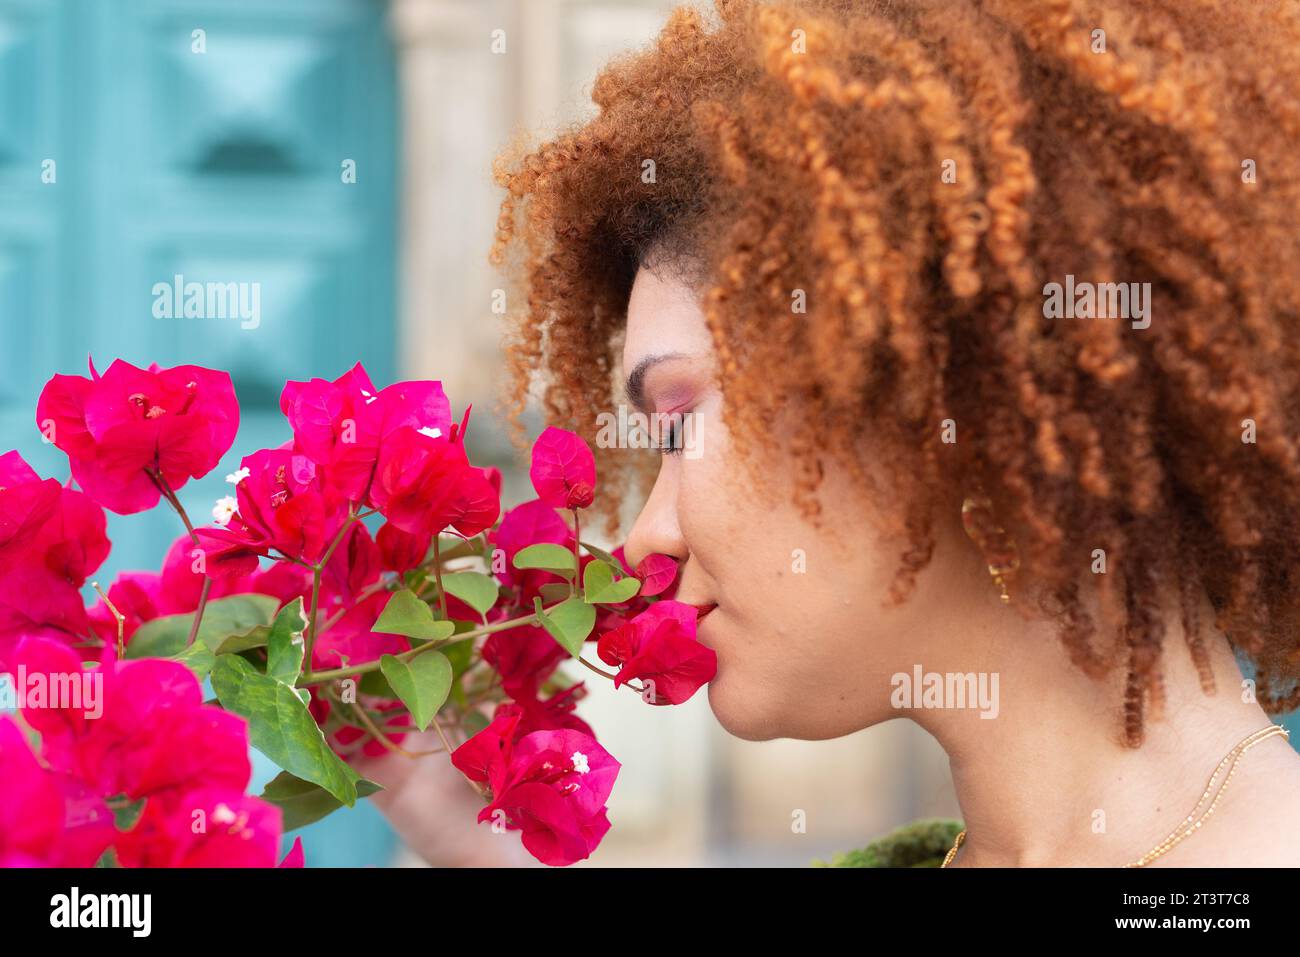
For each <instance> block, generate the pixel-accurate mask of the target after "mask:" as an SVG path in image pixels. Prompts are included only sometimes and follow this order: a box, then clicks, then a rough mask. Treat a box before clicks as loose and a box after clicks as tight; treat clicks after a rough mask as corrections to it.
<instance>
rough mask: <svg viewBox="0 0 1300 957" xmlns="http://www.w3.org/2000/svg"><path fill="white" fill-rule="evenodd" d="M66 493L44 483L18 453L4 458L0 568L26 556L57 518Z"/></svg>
mask: <svg viewBox="0 0 1300 957" xmlns="http://www.w3.org/2000/svg"><path fill="white" fill-rule="evenodd" d="M62 491H63V489H62V487H61V486H60V485H59V483H58V481H57V480H56V479H44V480H42V479H41V477H40V476H39V475H37V474H36V472H35V471H33V470H32V467H31V466H30V465H28V464H27V463H26V462H24V461H23V457H22V456H21V455H19V454H18V453H17V452H16V451H14V452H6V453H5V454H4V455H0V564H2V563H3V562H4V561H5V560H6V559H12V558H13V557H16V556H18V555H20V554H22V549H23V548H24V547H25V546H27V545H29V544H30V543H31V541H32V539H33V538H35V537H36V534H37V532H39V531H40V530H41V528H43V527H44V526H45V524H46V522H48V521H49V519H50V518H51V517H52V516H53V514H54V510H55V508H56V507H57V506H58V501H59V496H60V493H61V492H62Z"/></svg>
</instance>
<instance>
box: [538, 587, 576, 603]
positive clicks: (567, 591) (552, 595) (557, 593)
mask: <svg viewBox="0 0 1300 957" xmlns="http://www.w3.org/2000/svg"><path fill="white" fill-rule="evenodd" d="M538 592H539V593H540V594H541V596H542V601H543V602H544V603H545V604H547V605H554V604H555V603H556V602H557V601H564V599H566V598H568V597H569V596H570V595H572V594H573V587H572V586H570V585H566V584H564V583H563V582H547V583H546V584H545V585H543V586H542V587H541V588H539V589H538Z"/></svg>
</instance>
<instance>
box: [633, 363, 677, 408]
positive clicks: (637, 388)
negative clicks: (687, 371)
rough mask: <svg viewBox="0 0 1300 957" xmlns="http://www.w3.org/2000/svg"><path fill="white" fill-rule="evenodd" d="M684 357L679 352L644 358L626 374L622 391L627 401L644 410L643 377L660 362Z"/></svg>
mask: <svg viewBox="0 0 1300 957" xmlns="http://www.w3.org/2000/svg"><path fill="white" fill-rule="evenodd" d="M683 358H685V356H684V355H683V354H682V353H680V352H663V353H660V354H659V355H653V356H645V357H644V358H642V360H641V361H640V362H638V363H637V364H636V367H635V368H633V370H632V371H631V372H630V373H629V374H628V377H627V382H626V383H625V384H624V386H623V390H624V391H625V392H626V393H627V398H628V401H629V402H631V403H632V404H633V405H634V406H636V407H637V408H638V409H641V410H642V411H645V409H646V398H645V377H646V375H647V374H648V373H649V372H650V370H651V369H652V368H654V367H655V366H657V365H658V364H659V363H661V362H667V361H668V360H669V359H683Z"/></svg>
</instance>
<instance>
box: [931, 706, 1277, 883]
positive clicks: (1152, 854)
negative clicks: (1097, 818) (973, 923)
mask: <svg viewBox="0 0 1300 957" xmlns="http://www.w3.org/2000/svg"><path fill="white" fill-rule="evenodd" d="M1275 734H1280V735H1282V736H1284V737H1285V738H1286V739H1287V740H1290V739H1291V732H1289V731H1288V730H1287V729H1286V728H1284V727H1282V726H1281V725H1278V724H1270V725H1269V726H1268V727H1267V728H1260V729H1259V730H1258V731H1254V732H1251V733H1250V734H1248V735H1247V736H1246V737H1245V738H1243V739H1242V740H1241V741H1239V742H1237V744H1236V745H1234V746H1233V748H1232V750H1231V751H1229V752H1228V753H1227V754H1226V755H1224V757H1223V760H1222V761H1220V762H1219V766H1218V767H1217V768H1215V769H1214V773H1213V774H1212V775H1210V783H1209V784H1207V785H1206V786H1205V790H1204V791H1202V792H1201V799H1200V800H1199V801H1197V802H1196V807H1194V808H1192V811H1191V813H1190V814H1188V815H1187V817H1185V818H1183V820H1182V822H1181V823H1180V824H1179V825H1178V826H1177V827H1176V828H1174V829H1173V831H1171V832H1170V834H1169V836H1168V837H1166V838H1165V839H1164V840H1163V841H1161V842H1160V843H1159V844H1157V845H1156V846H1155V847H1153V848H1151V850H1149V851H1147V852H1146V853H1145V854H1143V855H1142V856H1141V857H1139V858H1138V859H1137V860H1136V861H1132V862H1131V863H1128V864H1125V865H1124V867H1146V866H1147V865H1148V864H1150V863H1151V862H1152V861H1154V860H1155V859H1156V858H1157V857H1159V856H1160V855H1162V854H1166V853H1168V852H1169V851H1171V850H1173V848H1174V847H1176V846H1177V845H1178V844H1180V843H1181V842H1182V841H1184V840H1186V839H1187V838H1188V837H1190V836H1191V835H1192V834H1195V833H1196V832H1197V831H1198V830H1200V828H1201V825H1202V824H1204V823H1205V821H1206V820H1208V819H1209V817H1210V815H1211V814H1213V813H1214V809H1215V808H1216V807H1218V804H1219V799H1220V798H1222V797H1223V795H1224V792H1226V791H1227V790H1228V782H1229V781H1231V780H1232V776H1233V775H1234V774H1236V773H1237V762H1238V761H1240V760H1241V756H1242V755H1243V754H1245V753H1246V752H1247V751H1249V750H1250V749H1251V748H1253V747H1254V746H1255V745H1257V744H1259V743H1260V742H1261V741H1263V740H1264V739H1265V738H1269V737H1272V736H1273V735H1275ZM1225 766H1226V767H1227V770H1228V773H1227V775H1226V776H1225V777H1224V779H1223V783H1222V784H1221V785H1219V789H1218V791H1216V792H1215V794H1214V800H1213V801H1211V802H1210V806H1209V807H1208V808H1207V809H1206V811H1205V813H1204V814H1202V815H1201V816H1200V817H1199V818H1197V817H1195V815H1196V811H1197V809H1198V808H1200V806H1201V805H1202V804H1204V803H1205V802H1206V800H1207V799H1208V798H1209V796H1210V789H1211V788H1212V787H1214V782H1215V780H1216V779H1217V778H1218V777H1219V775H1220V774H1222V773H1223V770H1224V768H1225ZM964 840H966V831H965V830H962V831H961V832H960V833H959V834H958V835H957V840H955V841H953V844H952V847H951V848H950V849H949V851H948V853H947V855H946V856H945V857H944V859H943V863H942V864H940V865H939V866H940V867H947V866H948V865H949V864H951V863H952V859H953V858H954V857H956V856H957V848H959V847H961V845H962V842H963V841H964Z"/></svg>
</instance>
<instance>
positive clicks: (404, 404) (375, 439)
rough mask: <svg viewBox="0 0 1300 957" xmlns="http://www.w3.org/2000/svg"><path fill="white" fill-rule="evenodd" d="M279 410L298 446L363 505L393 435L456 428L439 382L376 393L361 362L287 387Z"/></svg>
mask: <svg viewBox="0 0 1300 957" xmlns="http://www.w3.org/2000/svg"><path fill="white" fill-rule="evenodd" d="M280 411H281V412H283V413H284V415H285V417H286V418H287V419H288V420H289V425H290V426H292V427H293V435H294V448H295V449H296V450H298V451H299V452H301V453H302V454H304V455H306V456H308V457H309V458H311V459H312V460H313V461H314V462H316V464H318V465H322V466H328V468H329V473H330V478H331V481H332V482H333V483H334V484H335V486H336V487H337V488H338V489H339V490H340V491H341V492H342V493H343V495H344V497H345V498H347V500H348V501H351V502H358V503H359V502H363V501H364V500H365V499H366V497H367V496H366V493H367V490H368V489H369V488H370V484H371V480H372V478H373V476H374V473H375V469H376V467H377V465H378V462H379V454H380V450H381V449H382V447H383V446H384V444H385V443H386V442H387V441H388V439H389V437H390V436H391V435H392V434H393V433H394V432H396V431H397V430H398V429H401V428H405V427H409V428H413V429H416V430H418V431H420V432H422V433H424V434H426V435H430V436H443V437H446V436H447V435H448V434H449V433H450V429H451V404H450V403H449V402H448V401H447V396H446V395H445V394H444V393H443V391H442V384H441V383H440V382H432V381H417V382H396V383H394V384H393V385H390V386H388V387H387V388H385V389H382V390H376V389H375V386H374V384H373V383H372V382H371V381H370V377H369V376H368V375H367V374H366V370H365V369H364V368H362V366H361V364H360V363H357V364H356V365H355V366H354V367H353V368H351V369H349V370H348V371H347V372H346V373H344V374H343V375H342V376H340V377H339V378H338V379H335V380H334V381H333V382H327V381H325V380H324V379H312V380H311V381H310V382H289V383H286V384H285V387H284V392H283V393H282V394H281V396H280Z"/></svg>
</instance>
